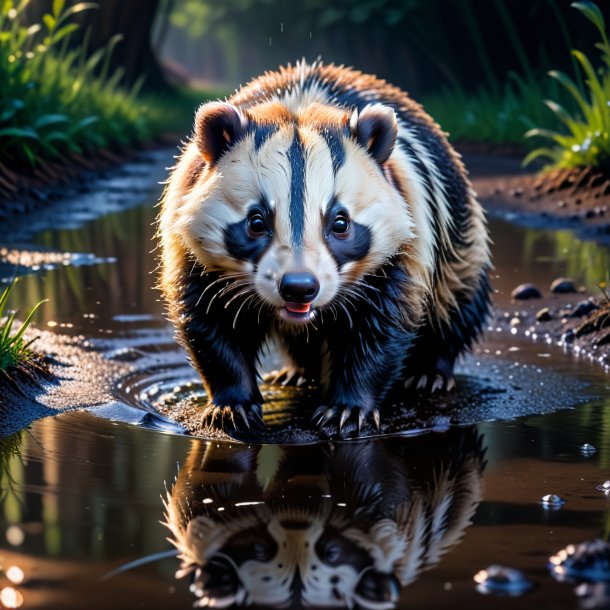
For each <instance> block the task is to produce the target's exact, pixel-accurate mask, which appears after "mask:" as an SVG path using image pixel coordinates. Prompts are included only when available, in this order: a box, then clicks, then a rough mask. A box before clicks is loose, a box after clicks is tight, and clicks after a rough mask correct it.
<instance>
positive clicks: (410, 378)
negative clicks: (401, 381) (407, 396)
mask: <svg viewBox="0 0 610 610" xmlns="http://www.w3.org/2000/svg"><path fill="white" fill-rule="evenodd" d="M414 379H415V377H409V378H408V379H407V380H406V381H405V390H406V389H408V388H410V387H411V386H412V385H413V380H414Z"/></svg>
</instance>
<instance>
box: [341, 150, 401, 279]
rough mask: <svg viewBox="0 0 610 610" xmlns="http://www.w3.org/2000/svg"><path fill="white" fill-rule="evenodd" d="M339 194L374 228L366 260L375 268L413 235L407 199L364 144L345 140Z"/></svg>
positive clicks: (369, 267)
mask: <svg viewBox="0 0 610 610" xmlns="http://www.w3.org/2000/svg"><path fill="white" fill-rule="evenodd" d="M336 195H337V199H338V201H339V202H340V203H341V204H343V205H344V206H345V207H346V208H347V210H348V212H349V213H350V216H351V217H352V218H353V219H354V220H355V221H356V222H358V223H360V224H362V225H365V226H367V227H368V228H369V229H370V230H371V234H372V239H373V242H372V245H371V248H370V251H369V253H368V254H367V256H366V257H365V260H364V261H363V263H365V264H366V271H369V272H370V271H373V270H374V269H376V268H378V267H379V266H380V265H381V264H383V263H384V262H385V261H386V260H387V259H388V258H390V257H391V256H393V255H394V254H395V253H396V252H397V251H398V250H399V249H400V246H402V245H403V244H406V243H408V242H409V241H410V240H411V239H412V237H413V223H412V221H411V219H410V217H409V214H408V211H407V207H406V204H405V202H404V201H403V200H402V198H401V196H400V194H399V193H398V192H397V191H396V189H395V188H394V187H393V186H392V185H390V184H389V183H388V181H387V180H386V178H385V177H384V176H383V174H382V172H381V171H379V168H378V167H377V165H376V164H375V161H373V160H372V159H371V158H370V157H369V156H368V155H367V154H366V152H365V151H364V150H362V148H360V147H359V146H357V145H356V144H355V143H354V142H352V141H351V140H346V141H345V163H344V164H343V166H342V167H341V168H339V171H338V172H337V177H336Z"/></svg>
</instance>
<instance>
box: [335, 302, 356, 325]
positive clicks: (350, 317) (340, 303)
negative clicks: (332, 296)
mask: <svg viewBox="0 0 610 610" xmlns="http://www.w3.org/2000/svg"><path fill="white" fill-rule="evenodd" d="M337 304H338V305H341V307H342V308H343V311H345V315H346V316H347V319H348V320H349V327H350V328H354V322H353V320H352V316H350V315H349V311H347V307H346V306H345V305H344V304H343V303H342V302H341V301H337Z"/></svg>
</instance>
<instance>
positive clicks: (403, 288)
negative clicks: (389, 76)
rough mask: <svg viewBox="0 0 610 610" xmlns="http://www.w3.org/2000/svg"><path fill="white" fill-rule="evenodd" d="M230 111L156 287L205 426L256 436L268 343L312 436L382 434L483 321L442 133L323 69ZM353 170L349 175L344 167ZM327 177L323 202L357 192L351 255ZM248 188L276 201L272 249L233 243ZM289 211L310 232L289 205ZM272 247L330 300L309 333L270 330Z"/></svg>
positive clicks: (481, 229) (460, 195) (175, 205)
mask: <svg viewBox="0 0 610 610" xmlns="http://www.w3.org/2000/svg"><path fill="white" fill-rule="evenodd" d="M228 101H229V102H230V104H232V105H233V107H235V108H237V109H239V112H240V114H239V117H241V118H239V117H238V118H237V119H235V117H232V115H231V117H232V118H230V119H228V120H227V121H225V122H224V123H222V124H221V127H222V129H223V131H222V134H223V137H224V138H225V139H224V140H223V139H219V137H218V133H215V132H214V131H213V129H218V127H217V125H215V123H214V121H210V120H209V114H210V112H209V111H208V112H207V113H206V112H204V113H202V114H201V117H203V118H199V120H197V121H196V130H195V134H194V137H193V139H192V141H191V142H190V143H189V144H188V145H187V146H186V148H185V149H184V151H183V153H182V155H181V157H180V159H179V161H178V164H177V166H176V167H175V168H174V170H173V171H172V175H171V177H170V180H169V181H168V187H167V190H166V193H165V196H164V201H163V208H162V212H161V217H160V223H159V235H160V241H161V246H162V280H161V287H162V290H163V293H164V295H165V298H166V301H167V303H168V313H169V317H170V319H171V320H172V321H173V323H174V324H175V326H176V328H177V332H178V338H179V340H180V341H181V342H182V344H183V345H184V346H185V348H186V350H187V352H188V354H189V357H190V360H191V361H192V363H193V364H194V366H195V367H196V368H197V369H198V371H199V372H200V374H201V376H202V378H203V380H204V383H205V384H206V387H207V390H208V392H209V394H210V396H211V398H212V402H211V404H210V407H209V408H208V410H207V411H206V412H205V417H207V418H208V419H209V421H210V423H212V424H221V425H224V426H225V427H226V428H231V427H232V426H234V425H236V424H235V419H234V416H235V414H236V412H237V413H238V414H239V415H241V416H242V418H243V420H244V423H245V425H246V426H248V427H250V426H251V425H256V424H260V423H262V419H261V413H262V411H261V405H262V396H261V393H260V390H259V388H258V384H257V359H258V357H259V356H260V354H261V350H262V349H263V348H264V347H265V346H266V345H267V343H268V342H269V341H271V340H279V341H280V342H281V343H282V344H283V345H284V347H285V351H286V352H287V353H288V355H289V357H290V359H291V361H292V362H291V363H290V366H291V368H292V369H293V370H294V371H297V374H296V375H294V376H293V379H298V378H299V377H303V378H311V379H313V380H315V381H317V383H318V384H319V385H320V387H321V388H322V397H321V400H322V402H323V403H324V405H325V406H324V407H323V408H321V409H320V410H318V412H317V418H316V419H317V421H318V423H319V424H320V425H324V424H325V423H326V422H328V421H329V420H330V419H334V418H337V421H340V427H341V425H342V423H343V422H345V421H346V420H347V419H349V418H356V419H357V421H358V424H359V425H360V424H361V423H363V421H364V418H365V417H368V416H370V415H373V419H375V420H377V418H378V411H377V409H378V407H379V405H380V404H381V403H382V402H383V401H384V400H386V399H387V398H388V396H389V395H390V392H391V391H392V390H401V389H402V388H403V386H405V387H412V388H417V389H420V390H424V391H436V390H438V389H450V388H451V387H452V385H453V367H454V364H455V360H456V358H457V357H458V356H459V355H460V354H461V353H463V352H464V351H465V350H467V349H468V348H470V346H471V345H472V343H473V342H474V340H475V339H476V338H477V336H478V334H479V332H480V330H481V327H482V325H483V323H484V320H485V318H486V316H487V313H488V309H489V294H490V285H489V279H488V269H489V266H490V257H489V247H488V237H487V230H486V224H485V220H484V215H483V212H482V209H481V207H480V205H479V204H478V202H477V201H476V199H475V194H474V192H473V191H472V189H471V186H470V184H469V182H468V179H467V175H466V171H465V169H464V167H463V165H462V163H461V160H460V158H459V156H458V155H457V154H456V153H455V151H454V150H453V149H452V148H451V146H450V145H449V144H448V142H447V140H446V138H445V136H444V134H443V133H442V132H441V130H440V128H439V127H438V125H436V124H435V123H434V122H433V121H432V119H431V118H430V117H429V116H428V115H427V114H426V113H425V112H424V111H423V109H422V108H421V107H420V106H419V105H418V104H416V103H415V102H413V101H412V100H411V99H410V98H409V97H408V96H407V95H406V94H405V93H403V92H402V91H401V90H399V89H397V88H395V87H393V86H391V85H389V84H387V83H386V82H384V81H381V80H379V79H377V78H375V77H374V76H369V75H365V74H362V73H360V72H357V71H353V70H350V69H346V68H343V67H336V66H332V65H330V66H327V65H323V64H321V63H315V64H313V65H308V64H305V63H300V64H297V65H296V66H295V67H290V66H289V67H287V68H282V69H280V70H279V71H278V72H269V73H266V74H265V75H263V76H262V77H260V78H258V79H256V80H255V81H253V82H252V83H250V84H249V85H247V86H246V87H244V88H242V89H240V90H239V91H237V92H236V93H235V95H233V96H232V97H231V98H230V99H229V100H228ZM379 104H382V105H383V106H379ZM387 107H391V108H392V109H393V110H394V111H395V113H396V118H397V121H398V122H397V133H395V134H392V133H390V134H389V135H388V133H387V130H386V131H384V132H383V133H382V137H378V138H375V137H374V136H375V134H374V133H371V129H370V126H371V124H372V125H375V118H376V117H375V113H382V112H383V109H384V108H386V109H387ZM215 108H216V107H215ZM354 111H355V112H354ZM215 112H216V110H215ZM218 112H220V113H222V112H223V108H222V107H220V106H219V107H218ZM198 116H199V115H198ZM212 118H213V117H212ZM204 119H205V121H204ZM390 131H391V130H390ZM293 134H297V135H294V138H293ZM393 135H394V136H396V140H395V143H394V139H393V137H392V136H393ZM297 139H298V140H297ZM210 140H211V142H212V144H210V145H208V144H207V142H208V141H210ZM225 141H226V144H225ZM202 142H203V144H202ZM269 143H274V144H273V146H271V145H268V144H269ZM299 146H302V147H303V150H306V151H307V154H306V156H304V157H303V156H301V155H300V153H299V150H297V148H298V147H299ZM218 147H220V148H219V149H217V148H218ZM282 147H284V148H282ZM295 147H297V148H295ZM282 150H285V151H286V152H285V154H284V153H282V152H281V151H282ZM346 157H347V158H348V160H349V163H351V167H355V168H358V171H355V172H351V173H347V172H346V171H345V170H344V167H345V162H346ZM375 161H379V163H376V162H375ZM331 166H332V172H333V174H332V176H333V177H332V180H334V184H333V185H332V188H334V189H335V190H337V191H341V192H344V193H351V195H349V196H348V199H350V201H351V204H352V207H351V209H350V210H349V211H350V213H351V215H352V218H353V227H354V237H353V239H352V240H351V241H350V242H349V243H338V242H337V243H329V239H328V238H327V239H326V241H325V238H324V235H325V233H324V231H325V228H324V227H325V224H324V223H325V222H326V220H325V218H324V217H323V216H320V214H321V213H322V212H318V211H317V208H316V207H314V206H315V205H316V201H326V200H327V199H328V198H329V197H332V196H333V193H332V189H331V185H330V182H329V180H331V178H329V177H328V176H329V171H330V170H329V167H331ZM295 173H299V175H301V173H302V175H303V176H304V182H303V183H302V184H301V183H300V181H299V180H296V181H295V180H294V179H292V176H294V175H295ZM224 175H230V176H231V177H232V178H231V180H227V179H223V176H224ZM324 176H327V177H326V178H324ZM253 185H254V186H253ZM253 189H255V190H253ZM256 189H258V190H260V191H261V192H266V193H271V197H270V199H271V201H267V202H265V201H262V202H260V205H261V206H263V207H265V206H267V207H268V208H269V209H271V207H273V206H275V207H274V208H273V210H274V222H275V225H274V235H273V237H271V236H270V237H269V240H268V243H265V242H264V240H261V241H259V242H257V243H256V244H252V243H250V242H249V241H248V240H244V239H243V238H241V237H240V236H241V235H242V234H243V231H242V228H243V227H242V224H240V223H244V222H245V216H244V214H245V205H244V204H243V201H246V200H248V198H250V199H252V197H253V196H252V193H253V192H255V191H256ZM377 193H378V194H379V199H381V201H382V203H381V204H380V203H379V202H376V199H375V198H376V196H377ZM299 197H300V198H301V199H303V201H304V203H303V205H304V211H303V215H304V216H303V217H304V219H305V220H303V219H302V218H300V217H299V216H298V215H297V216H295V212H294V209H293V207H291V206H292V204H290V205H288V204H287V203H286V202H289V201H294V200H296V199H298V198H299ZM359 199H361V200H362V201H363V202H364V201H368V202H370V203H368V204H364V205H362V204H360V203H359V202H358V200H359ZM325 205H326V204H325ZM328 205H329V206H330V205H331V204H330V203H329V204H328ZM375 206H377V207H375ZM263 213H267V212H265V211H264V210H263ZM318 218H319V220H318ZM299 223H301V224H299ZM301 225H302V226H301ZM295 227H296V228H295ZM299 231H300V233H299ZM367 232H368V233H367ZM291 240H292V241H291ZM299 240H300V242H299V243H297V242H298V241H299ZM367 240H368V242H367ZM276 242H277V243H276ZM282 243H285V244H288V243H291V244H293V246H291V247H292V248H293V250H294V251H292V252H291V256H294V257H300V258H299V260H301V261H304V263H303V264H305V265H306V266H307V267H308V268H312V269H313V270H314V272H315V273H316V274H318V275H319V276H320V278H321V280H323V281H324V286H325V288H327V292H328V296H327V295H325V294H324V293H323V291H321V295H320V305H319V307H318V312H317V313H318V315H317V316H316V319H315V320H314V321H313V322H311V323H309V324H307V326H304V327H293V326H291V325H289V324H287V323H286V322H284V321H282V320H278V317H277V315H276V310H277V307H278V306H279V305H280V303H279V302H278V298H279V297H277V296H276V295H275V294H274V293H273V292H272V289H271V288H270V287H269V286H270V285H269V283H266V280H265V278H264V277H263V273H262V272H261V271H260V269H261V268H265V269H266V268H269V269H271V270H277V269H280V268H281V265H282V264H284V263H283V262H282V260H283V259H282V256H283V253H282V250H281V247H279V246H278V244H282ZM282 247H286V248H288V246H282ZM256 248H260V252H259V251H257V250H256ZM289 249H290V248H289ZM295 252H296V254H295ZM362 253H364V254H362ZM359 255H361V256H359ZM253 277H254V280H253V279H252V278H253ZM261 295H263V296H261ZM325 299H326V300H325Z"/></svg>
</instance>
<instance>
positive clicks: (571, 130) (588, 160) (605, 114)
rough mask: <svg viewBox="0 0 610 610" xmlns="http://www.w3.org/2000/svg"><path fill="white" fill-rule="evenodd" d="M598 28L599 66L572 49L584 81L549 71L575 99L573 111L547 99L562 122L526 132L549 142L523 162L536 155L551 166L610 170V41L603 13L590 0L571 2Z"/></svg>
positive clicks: (555, 71)
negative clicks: (557, 126) (559, 128)
mask: <svg viewBox="0 0 610 610" xmlns="http://www.w3.org/2000/svg"><path fill="white" fill-rule="evenodd" d="M571 6H572V7H574V8H575V9H577V10H578V11H579V12H580V13H581V14H583V15H584V16H585V17H586V18H587V19H588V20H589V21H590V22H591V23H592V24H593V25H594V26H595V28H596V29H597V31H598V33H599V35H600V37H601V41H600V42H598V43H597V44H596V45H595V46H596V48H597V49H598V50H599V51H600V56H601V67H600V68H599V69H598V70H596V69H595V68H594V67H593V64H592V63H591V60H590V59H589V58H588V57H587V56H586V55H585V54H584V53H582V52H581V51H578V50H573V51H572V55H573V57H574V58H575V59H576V61H577V63H578V66H579V69H580V71H581V75H582V76H584V84H583V85H581V84H580V79H579V80H578V82H575V81H574V80H572V79H571V78H570V77H569V76H567V75H566V74H564V73H563V72H559V71H557V70H552V71H551V72H549V75H550V76H551V77H552V78H553V79H555V80H556V81H557V82H559V83H560V84H561V85H562V86H563V88H564V89H565V90H566V91H567V92H568V93H569V96H570V97H571V98H572V101H573V102H574V103H575V107H576V111H574V112H572V111H569V110H567V109H566V108H565V107H564V106H563V105H562V104H560V103H558V101H557V99H547V100H545V101H544V103H545V104H546V106H547V107H548V108H549V109H550V110H551V111H552V113H553V114H554V115H555V117H556V119H557V121H559V123H560V124H562V125H563V127H564V131H563V132H558V131H553V130H550V129H545V128H543V127H541V126H538V127H536V128H534V129H531V130H530V131H528V132H527V134H526V136H527V137H536V136H539V137H542V138H546V139H547V140H549V141H550V145H549V146H545V147H540V148H536V149H534V150H533V151H532V152H530V153H529V154H528V155H527V156H526V157H525V159H524V161H523V163H524V164H528V163H529V162H531V161H532V160H534V159H537V158H539V157H542V158H546V159H548V160H549V161H550V164H549V165H548V166H547V167H548V168H549V169H550V168H579V167H592V168H595V169H600V170H602V171H605V172H608V171H609V170H610V139H609V132H610V43H609V41H608V36H607V34H606V24H605V22H604V17H603V15H602V13H601V11H600V10H599V8H598V6H597V5H596V4H594V3H593V2H574V3H573V4H572V5H571Z"/></svg>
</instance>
